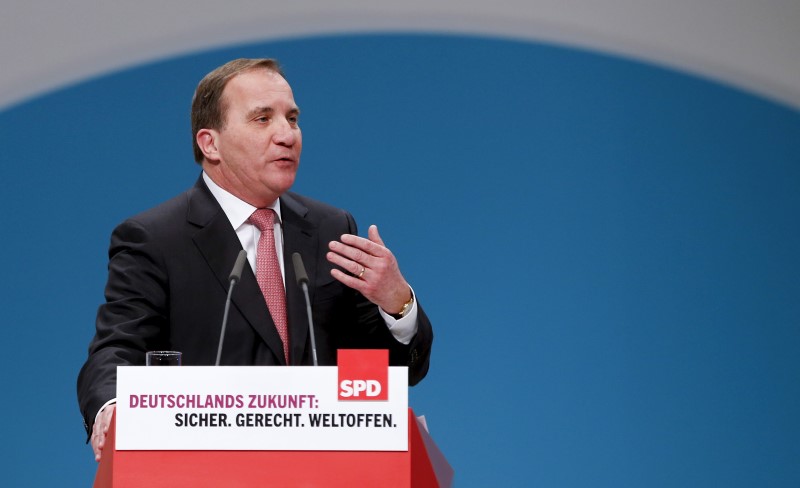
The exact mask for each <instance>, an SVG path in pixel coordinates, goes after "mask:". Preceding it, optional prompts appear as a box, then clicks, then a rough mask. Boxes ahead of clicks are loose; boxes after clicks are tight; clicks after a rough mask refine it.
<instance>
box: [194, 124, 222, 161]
mask: <svg viewBox="0 0 800 488" xmlns="http://www.w3.org/2000/svg"><path fill="white" fill-rule="evenodd" d="M217 137H219V133H218V132H217V131H215V130H214V129H200V130H199V131H197V135H196V136H195V141H197V146H198V147H199V148H200V150H201V151H202V152H203V155H204V156H205V159H207V160H209V161H219V150H218V149H217Z"/></svg>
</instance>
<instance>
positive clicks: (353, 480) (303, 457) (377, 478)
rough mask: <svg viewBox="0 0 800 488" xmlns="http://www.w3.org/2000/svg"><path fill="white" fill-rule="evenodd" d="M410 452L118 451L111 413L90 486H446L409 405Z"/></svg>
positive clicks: (443, 464) (435, 452)
mask: <svg viewBox="0 0 800 488" xmlns="http://www.w3.org/2000/svg"><path fill="white" fill-rule="evenodd" d="M408 415H409V431H408V451H401V452H391V451H382V452H379V451H373V452H364V451H117V450H116V448H115V445H116V442H115V441H116V416H115V418H114V420H112V423H111V428H110V429H109V432H108V439H107V443H106V446H107V447H106V448H105V450H104V451H103V457H102V458H101V460H100V464H99V466H98V468H97V475H96V477H95V481H94V488H142V487H148V488H162V487H163V488H176V487H193V488H206V487H207V488H220V487H224V488H251V487H259V488H261V487H270V486H275V487H281V488H284V487H285V488H293V487H298V488H299V487H325V488H352V487H356V486H357V487H363V488H369V487H380V488H395V487H396V488H409V487H410V488H446V487H450V486H451V485H452V480H453V469H452V468H451V467H450V465H449V464H448V463H447V460H446V459H445V457H444V455H443V454H442V453H441V451H440V450H439V448H438V447H437V446H436V443H435V442H434V441H433V439H432V438H431V436H430V435H429V434H428V432H427V431H426V430H425V428H424V427H423V426H422V425H421V424H420V422H419V421H418V420H417V419H416V417H415V416H414V413H413V411H412V410H411V409H408Z"/></svg>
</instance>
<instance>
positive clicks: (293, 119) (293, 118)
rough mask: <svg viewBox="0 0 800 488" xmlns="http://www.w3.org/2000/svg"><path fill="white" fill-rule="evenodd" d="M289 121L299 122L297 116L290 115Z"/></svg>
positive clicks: (292, 122)
mask: <svg viewBox="0 0 800 488" xmlns="http://www.w3.org/2000/svg"><path fill="white" fill-rule="evenodd" d="M289 123H291V124H296V123H297V117H289Z"/></svg>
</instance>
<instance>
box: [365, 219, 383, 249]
mask: <svg viewBox="0 0 800 488" xmlns="http://www.w3.org/2000/svg"><path fill="white" fill-rule="evenodd" d="M367 235H368V236H369V240H370V241H372V242H374V243H376V244H378V245H380V246H382V247H386V244H384V243H383V239H381V235H380V234H379V233H378V226H377V225H374V224H373V225H370V226H369V230H368V231H367Z"/></svg>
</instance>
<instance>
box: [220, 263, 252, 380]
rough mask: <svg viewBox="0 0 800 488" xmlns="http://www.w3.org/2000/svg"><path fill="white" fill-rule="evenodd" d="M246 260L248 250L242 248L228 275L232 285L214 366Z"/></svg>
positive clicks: (223, 339) (229, 290)
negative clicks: (234, 293) (234, 291)
mask: <svg viewBox="0 0 800 488" xmlns="http://www.w3.org/2000/svg"><path fill="white" fill-rule="evenodd" d="M246 262H247V251H245V250H244V249H242V250H241V251H239V255H238V256H236V263H234V265H233V269H232V270H231V274H230V276H228V281H230V286H229V287H228V297H227V298H226V299H225V313H224V314H223V315H222V330H220V332H219V346H218V347H217V362H216V363H214V366H219V359H220V357H222V343H223V342H225V327H226V326H227V325H228V310H230V308H231V295H232V294H233V287H234V285H236V282H237V281H239V280H240V279H242V269H243V268H244V263H246Z"/></svg>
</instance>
